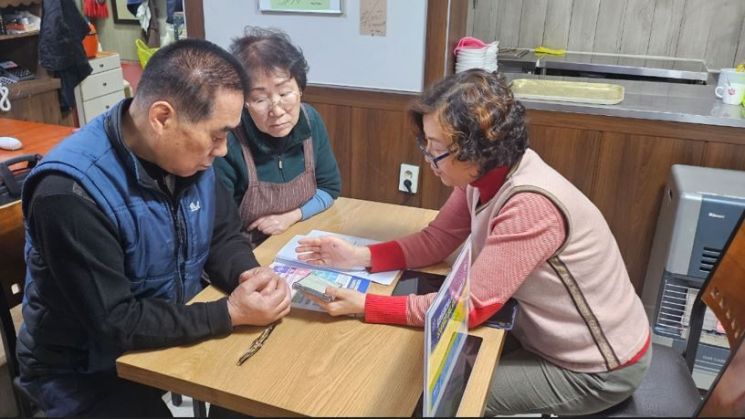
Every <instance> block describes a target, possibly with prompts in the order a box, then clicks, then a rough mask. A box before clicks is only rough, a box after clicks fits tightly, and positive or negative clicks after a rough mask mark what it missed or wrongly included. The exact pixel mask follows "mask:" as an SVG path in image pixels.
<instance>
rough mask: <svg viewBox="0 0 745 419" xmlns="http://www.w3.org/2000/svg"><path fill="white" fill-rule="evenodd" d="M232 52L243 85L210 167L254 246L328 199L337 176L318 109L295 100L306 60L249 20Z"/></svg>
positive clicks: (281, 36) (280, 36)
mask: <svg viewBox="0 0 745 419" xmlns="http://www.w3.org/2000/svg"><path fill="white" fill-rule="evenodd" d="M231 52H232V53H233V54H234V55H235V56H236V57H237V58H238V59H239V61H241V62H242V63H243V65H244V67H245V69H246V72H247V74H248V76H249V84H250V92H249V95H248V98H247V100H246V106H245V109H244V111H243V115H242V118H241V124H240V125H239V126H238V127H236V128H235V129H234V130H233V131H232V132H231V134H230V135H229V138H228V154H227V155H226V156H225V157H224V158H220V159H217V160H216V161H215V168H216V169H217V174H218V177H219V178H220V180H221V181H222V183H223V184H224V185H225V186H226V187H227V188H228V189H229V191H230V192H231V194H232V195H233V198H234V200H235V202H236V204H237V205H238V206H239V209H240V213H241V218H242V219H243V223H244V226H243V227H244V228H243V230H244V233H245V234H246V235H248V237H249V238H250V240H251V242H252V244H253V245H254V246H256V245H258V244H259V243H261V242H262V241H263V240H264V239H266V237H267V236H269V235H273V234H280V233H283V232H284V231H286V230H287V229H288V228H289V227H290V226H292V225H293V224H294V223H296V222H298V221H301V220H305V219H307V218H310V217H312V216H313V215H315V214H318V213H319V212H321V211H323V210H325V209H327V208H328V207H330V206H331V205H332V204H333V201H334V199H336V198H337V197H338V196H339V193H340V191H341V179H340V175H339V168H338V166H337V163H336V159H335V158H334V154H333V151H332V149H331V145H330V143H329V139H328V133H327V132H326V128H325V126H324V124H323V121H322V119H321V117H320V115H319V114H318V112H317V111H316V110H315V109H314V108H313V107H312V106H310V105H308V104H303V103H302V102H301V97H302V92H303V90H304V89H305V86H306V83H307V71H308V65H307V63H306V61H305V58H304V57H303V55H302V53H301V52H300V50H298V49H297V48H296V47H295V46H293V45H292V43H291V42H290V39H289V37H288V36H287V35H286V34H285V33H283V32H281V31H278V30H268V29H261V28H250V29H249V30H247V32H246V35H245V36H243V37H241V38H238V39H235V40H234V41H233V44H232V46H231Z"/></svg>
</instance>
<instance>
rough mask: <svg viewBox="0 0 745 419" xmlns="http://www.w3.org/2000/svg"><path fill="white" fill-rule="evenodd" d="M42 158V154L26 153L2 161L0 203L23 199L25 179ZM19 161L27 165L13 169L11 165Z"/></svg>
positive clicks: (0, 167) (0, 169)
mask: <svg viewBox="0 0 745 419" xmlns="http://www.w3.org/2000/svg"><path fill="white" fill-rule="evenodd" d="M40 160H41V155H40V154H24V155H22V156H18V157H13V158H10V159H8V160H3V161H2V162H0V205H5V204H7V203H10V202H13V201H18V200H19V199H21V188H22V187H23V181H25V180H26V176H28V174H29V173H30V172H31V169H33V168H34V167H35V166H36V164H37V163H39V161H40ZM19 163H26V165H25V166H23V167H17V166H16V167H15V168H12V169H11V166H13V165H17V164H19Z"/></svg>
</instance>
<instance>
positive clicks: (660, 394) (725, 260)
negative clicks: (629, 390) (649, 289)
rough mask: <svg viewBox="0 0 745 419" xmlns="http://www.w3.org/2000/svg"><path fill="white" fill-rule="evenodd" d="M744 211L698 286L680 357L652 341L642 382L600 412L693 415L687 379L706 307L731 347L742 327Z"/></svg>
mask: <svg viewBox="0 0 745 419" xmlns="http://www.w3.org/2000/svg"><path fill="white" fill-rule="evenodd" d="M743 220H745V213H743V215H742V216H741V217H740V221H739V222H738V223H737V226H736V227H735V229H734V231H733V233H732V235H731V236H730V239H729V241H728V243H727V245H726V246H725V247H724V250H723V251H722V257H721V258H720V260H719V262H718V263H717V265H716V266H715V267H714V269H713V270H712V272H711V274H709V277H708V278H707V279H706V281H705V282H704V285H703V286H702V287H701V290H700V291H699V293H698V295H697V296H696V300H695V301H694V303H693V307H692V309H691V317H690V318H691V321H690V329H689V334H688V342H687V346H686V352H685V362H684V359H683V357H681V356H680V355H678V354H677V353H675V352H674V351H673V350H672V349H671V348H668V347H665V346H662V345H654V349H653V351H654V352H653V354H652V365H651V367H650V369H649V371H647V375H646V376H645V378H644V380H643V381H642V384H641V385H640V386H639V388H638V389H637V390H636V391H635V392H634V394H633V395H632V396H631V397H630V398H629V399H627V400H626V401H624V402H622V403H620V404H619V405H617V406H614V407H612V408H610V409H607V410H605V411H604V412H601V413H599V415H602V416H691V415H693V414H694V412H696V410H697V407H698V405H699V402H700V401H701V398H700V397H699V394H698V390H697V388H696V386H695V383H694V382H693V379H692V378H691V371H693V365H694V362H695V360H696V351H697V349H698V343H699V338H700V337H701V329H702V327H703V323H704V314H705V313H706V308H707V307H708V308H709V309H711V311H712V312H713V313H714V314H715V315H716V317H717V319H718V320H719V321H720V322H721V323H722V326H723V327H724V330H725V332H726V334H727V340H728V341H729V344H730V347H731V348H736V347H737V346H736V345H735V344H736V343H737V342H738V341H739V339H740V338H741V337H742V336H743V333H744V331H745V223H744V222H743Z"/></svg>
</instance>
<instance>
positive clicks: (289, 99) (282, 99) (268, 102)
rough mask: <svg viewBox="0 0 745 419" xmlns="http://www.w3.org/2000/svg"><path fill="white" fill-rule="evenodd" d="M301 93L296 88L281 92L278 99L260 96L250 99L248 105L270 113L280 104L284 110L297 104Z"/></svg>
mask: <svg viewBox="0 0 745 419" xmlns="http://www.w3.org/2000/svg"><path fill="white" fill-rule="evenodd" d="M300 96H301V93H300V92H298V91H295V90H292V91H289V92H286V93H280V94H279V98H277V100H272V99H271V98H269V97H260V98H258V99H249V100H248V106H249V107H250V108H251V109H253V110H254V111H256V112H259V113H269V111H270V110H272V109H274V107H275V106H279V107H281V108H282V109H284V110H287V109H288V108H291V107H292V106H295V105H296V104H297V103H298V102H299V101H300Z"/></svg>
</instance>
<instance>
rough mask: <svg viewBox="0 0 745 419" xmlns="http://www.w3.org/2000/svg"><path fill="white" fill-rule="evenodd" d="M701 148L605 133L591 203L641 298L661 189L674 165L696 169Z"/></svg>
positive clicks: (690, 143)
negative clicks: (600, 214) (610, 234)
mask: <svg viewBox="0 0 745 419" xmlns="http://www.w3.org/2000/svg"><path fill="white" fill-rule="evenodd" d="M703 151H704V143H703V142H700V141H687V140H678V139H672V138H662V137H650V136H644V135H629V134H623V133H614V132H604V133H602V134H601V142H600V154H599V156H598V164H597V173H596V175H595V177H596V180H595V184H594V186H593V192H592V194H591V196H590V199H591V200H592V201H593V202H594V203H595V205H597V206H598V208H599V209H600V211H601V212H602V213H603V215H604V216H605V218H606V220H607V221H608V224H609V226H610V228H611V231H612V232H613V234H614V235H615V237H616V241H617V242H618V246H619V248H620V250H621V254H622V255H623V258H624V261H625V262H626V267H627V269H628V271H629V276H630V277H631V282H632V283H633V284H634V287H635V288H636V291H637V293H641V290H642V287H643V281H644V275H645V272H646V270H647V263H648V261H649V252H650V249H651V245H652V238H653V235H654V231H655V225H656V222H657V214H658V212H659V207H660V202H661V197H662V190H663V188H664V185H665V183H666V181H667V178H668V175H669V174H670V167H671V166H672V165H673V164H676V163H679V164H689V165H699V164H700V163H701V158H702V155H703Z"/></svg>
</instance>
